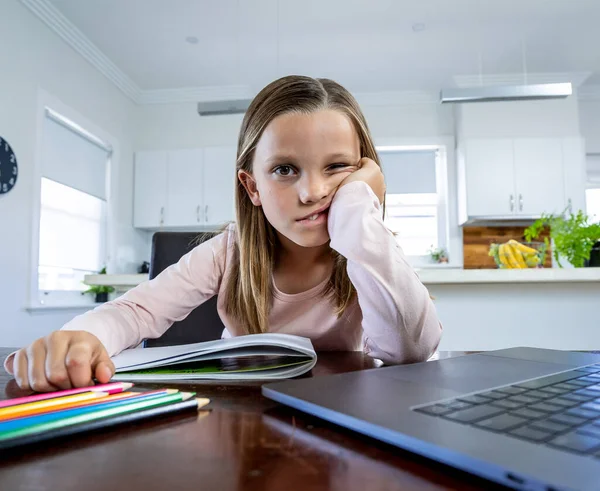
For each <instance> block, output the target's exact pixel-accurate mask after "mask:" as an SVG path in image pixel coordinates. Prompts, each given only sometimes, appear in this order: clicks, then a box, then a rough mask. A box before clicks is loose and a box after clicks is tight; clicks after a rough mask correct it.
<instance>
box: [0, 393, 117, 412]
mask: <svg viewBox="0 0 600 491" xmlns="http://www.w3.org/2000/svg"><path fill="white" fill-rule="evenodd" d="M107 395H108V393H107V392H84V393H83V394H75V395H72V396H66V397H55V398H54V399H46V400H44V401H38V402H30V403H28V404H19V405H18V406H9V407H3V408H0V418H2V417H4V416H12V417H15V416H20V415H21V414H22V413H24V414H27V411H29V410H31V409H42V408H44V409H52V408H54V407H56V406H61V405H63V404H68V403H71V402H81V401H88V400H90V399H97V398H100V397H106V396H107Z"/></svg>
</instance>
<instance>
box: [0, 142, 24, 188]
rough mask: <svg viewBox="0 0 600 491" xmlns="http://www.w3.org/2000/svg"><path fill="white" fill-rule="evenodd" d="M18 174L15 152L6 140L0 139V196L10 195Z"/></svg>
mask: <svg viewBox="0 0 600 491" xmlns="http://www.w3.org/2000/svg"><path fill="white" fill-rule="evenodd" d="M18 173H19V168H18V166H17V157H16V156H15V152H13V150H12V148H10V145H9V144H8V142H7V141H6V140H4V139H3V138H0V194H5V193H8V192H9V191H10V190H11V189H12V188H14V187H15V184H16V183H17V175H18Z"/></svg>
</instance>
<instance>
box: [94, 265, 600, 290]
mask: <svg viewBox="0 0 600 491" xmlns="http://www.w3.org/2000/svg"><path fill="white" fill-rule="evenodd" d="M416 271H417V274H418V275H419V278H420V279H421V281H422V282H423V283H424V284H425V285H449V284H461V283H465V284H473V283H477V284H486V283H487V284H495V283H588V282H600V268H565V269H559V268H547V269H459V268H444V269H438V268H432V269H429V268H423V269H416ZM147 279H148V275H147V274H107V275H86V276H85V279H84V283H85V284H86V285H109V286H113V287H115V289H116V290H117V291H126V290H128V289H131V288H133V287H134V286H136V285H139V284H140V283H142V282H143V281H146V280H147Z"/></svg>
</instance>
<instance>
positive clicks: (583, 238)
mask: <svg viewBox="0 0 600 491" xmlns="http://www.w3.org/2000/svg"><path fill="white" fill-rule="evenodd" d="M589 220H590V217H589V216H588V215H586V214H585V213H584V212H583V211H581V210H579V211H578V212H577V213H576V214H573V213H570V214H569V215H568V216H566V215H564V214H562V215H546V214H544V215H542V217H541V218H540V219H539V220H536V221H535V222H534V223H533V224H532V225H531V226H529V227H528V228H527V229H525V239H526V240H528V241H531V240H533V239H537V238H538V237H539V236H540V234H541V233H542V231H543V230H544V228H545V227H549V228H550V238H551V239H552V241H553V253H554V259H556V263H557V264H558V266H559V267H561V268H562V267H563V266H562V264H561V262H560V257H563V258H565V259H566V260H567V261H569V262H570V263H571V264H572V265H573V266H574V267H576V268H581V267H584V266H600V223H589Z"/></svg>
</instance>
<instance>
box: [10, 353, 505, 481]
mask: <svg viewBox="0 0 600 491" xmlns="http://www.w3.org/2000/svg"><path fill="white" fill-rule="evenodd" d="M10 351H11V350H9V349H8V348H0V360H4V358H5V356H6V355H8V353H9V352H10ZM456 354H459V353H457V352H452V353H449V352H447V353H441V354H440V357H447V356H451V355H456ZM376 366H377V363H376V362H375V361H373V360H372V359H371V358H369V357H367V356H365V355H363V354H362V353H358V352H356V353H319V361H318V363H317V366H316V367H315V368H314V369H313V371H312V376H315V377H316V376H322V375H325V374H329V373H342V372H349V371H354V370H364V369H369V368H375V367H376ZM0 371H1V372H2V373H1V375H0V399H6V398H11V397H18V396H22V395H27V394H25V393H23V391H21V390H20V389H19V388H18V387H17V385H16V383H15V381H14V380H13V379H12V378H11V377H10V376H8V375H7V374H5V373H4V371H3V370H0ZM170 386H171V385H170ZM136 387H138V388H139V387H143V388H154V387H157V386H156V385H152V384H138V385H136ZM177 387H178V388H180V389H182V390H183V389H185V390H193V391H196V392H197V393H198V395H201V396H206V397H209V398H210V399H211V403H210V405H209V406H208V408H207V409H208V410H207V411H202V412H201V413H199V414H188V415H183V416H182V415H179V416H173V417H169V418H165V419H161V420H157V421H150V422H146V423H141V424H138V425H135V426H131V427H128V428H121V429H113V430H108V431H106V432H105V433H104V434H91V435H86V436H80V437H77V438H73V439H70V440H65V441H60V442H53V443H47V444H45V445H44V446H43V447H41V448H33V449H32V448H29V449H27V450H26V451H25V450H19V451H13V453H11V454H8V455H6V454H4V455H2V456H1V457H0V489H1V490H7V491H8V490H10V491H16V490H36V491H38V490H45V489H49V490H61V491H68V490H77V491H79V490H82V489H85V490H86V491H93V490H98V491H117V490H121V489H122V490H141V491H148V490H159V489H169V490H185V489H190V490H194V491H198V490H213V489H214V490H219V491H227V490H237V489H245V490H260V491H263V490H264V491H268V490H295V489H298V490H302V491H308V490H344V491H347V490H354V489H356V490H360V491H365V490H367V491H377V490H396V489H398V490H420V491H421V490H438V489H461V490H474V489H502V488H500V487H499V486H495V485H493V484H491V483H489V482H487V481H482V480H480V479H478V478H476V477H474V476H470V475H469V474H466V473H462V472H459V471H456V470H454V469H451V468H448V467H445V466H442V465H441V464H437V463H435V462H432V461H429V460H427V459H424V458H421V457H418V456H415V455H413V454H411V453H409V452H405V451H402V450H400V449H398V448H396V447H393V446H389V445H386V444H383V443H380V442H378V441H376V440H373V439H370V438H367V437H363V436H361V435H359V434H356V433H353V432H351V431H349V430H345V429H343V428H338V427H336V426H335V425H333V424H330V423H327V422H325V421H321V420H318V419H316V418H314V417H311V416H308V415H305V414H303V413H301V412H298V411H295V410H292V409H290V408H286V407H284V406H281V405H279V404H278V403H276V402H274V401H271V400H269V399H266V398H264V397H263V396H262V395H261V393H260V384H256V383H235V384H231V383H227V384H224V383H202V384H185V385H184V384H180V385H178V386H177ZM373 403H374V404H376V401H374V402H373Z"/></svg>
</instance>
